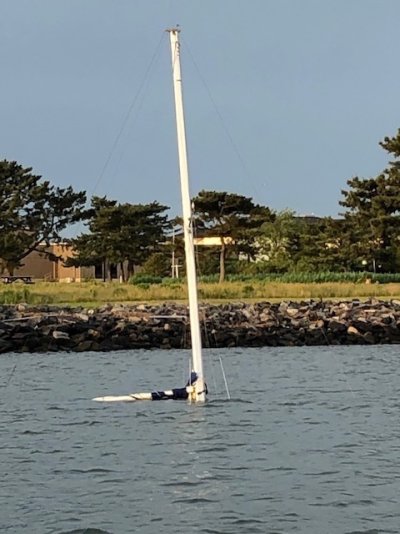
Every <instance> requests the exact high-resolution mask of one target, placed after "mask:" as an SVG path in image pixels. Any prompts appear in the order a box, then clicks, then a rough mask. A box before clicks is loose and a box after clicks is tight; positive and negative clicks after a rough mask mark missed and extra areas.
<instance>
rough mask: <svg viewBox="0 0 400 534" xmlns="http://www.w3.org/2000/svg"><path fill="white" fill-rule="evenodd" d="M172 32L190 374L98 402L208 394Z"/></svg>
mask: <svg viewBox="0 0 400 534" xmlns="http://www.w3.org/2000/svg"><path fill="white" fill-rule="evenodd" d="M167 31H168V33H169V36H170V44H171V60H172V75H173V84H174V97H175V114H176V131H177V137H178V154H179V174H180V182H181V196H182V211H183V234H184V240H185V261H186V278H187V284H188V294H189V317H190V335H191V342H192V357H191V360H192V361H191V367H192V372H191V376H190V377H189V379H188V382H187V384H186V385H185V387H183V388H175V389H171V390H167V391H153V392H151V393H131V394H128V395H120V396H105V397H96V398H94V399H93V400H94V401H98V402H118V401H121V402H132V401H140V400H167V399H173V400H178V399H188V400H189V401H190V402H204V401H205V400H206V396H207V386H206V383H205V377H204V370H203V355H202V345H201V332H200V321H199V308H198V299H197V276H196V263H195V255H194V238H193V217H192V207H191V201H190V191H189V169H188V158H187V148H186V131H185V116H184V110H183V92H182V76H181V62H180V42H179V33H180V29H179V28H172V29H169V30H167Z"/></svg>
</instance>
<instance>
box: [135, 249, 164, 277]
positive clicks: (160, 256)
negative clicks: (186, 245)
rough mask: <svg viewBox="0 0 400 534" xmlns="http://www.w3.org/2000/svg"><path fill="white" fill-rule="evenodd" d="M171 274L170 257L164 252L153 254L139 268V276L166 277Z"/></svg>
mask: <svg viewBox="0 0 400 534" xmlns="http://www.w3.org/2000/svg"><path fill="white" fill-rule="evenodd" d="M170 272H171V256H170V254H169V253H168V254H167V253H166V252H154V253H153V254H152V255H151V256H149V257H148V258H147V260H146V261H145V262H144V263H143V265H142V267H141V271H140V273H141V274H149V275H153V276H168V275H169V274H170Z"/></svg>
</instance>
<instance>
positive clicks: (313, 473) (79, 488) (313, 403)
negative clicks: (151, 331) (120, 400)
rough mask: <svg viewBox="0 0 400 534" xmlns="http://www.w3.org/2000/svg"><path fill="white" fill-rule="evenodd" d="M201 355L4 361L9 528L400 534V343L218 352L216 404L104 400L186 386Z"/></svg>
mask: <svg viewBox="0 0 400 534" xmlns="http://www.w3.org/2000/svg"><path fill="white" fill-rule="evenodd" d="M220 356H222V357H223V361H224V366H225V371H226V374H227V377H228V382H229V384H230V389H231V395H232V399H231V400H230V401H227V400H226V399H225V393H224V389H223V379H222V376H221V371H220V365H219V359H218V358H219V357H220ZM187 358H188V354H187V353H186V352H183V351H182V352H176V353H174V352H167V351H152V352H145V351H130V352H119V353H113V354H111V353H110V354H102V353H100V354H99V353H86V354H47V355H43V354H32V355H27V354H25V355H21V354H18V355H3V356H1V358H0V373H1V378H0V380H1V381H2V387H0V399H1V414H0V436H1V448H0V482H1V483H0V531H2V532H3V531H4V532H8V533H20V532H21V533H25V532H26V533H28V532H29V533H63V534H66V533H72V532H74V533H81V534H83V533H84V532H85V533H87V534H89V533H98V534H100V533H101V532H105V533H113V534H120V533H130V532H140V533H143V534H154V533H158V532H163V533H166V534H170V533H175V532H177V533H194V532H196V533H210V534H211V533H215V534H217V533H223V534H230V533H232V534H236V533H250V534H253V533H254V534H256V533H263V534H265V533H282V534H283V533H291V532H296V533H308V534H309V533H316V534H325V533H327V534H328V533H347V534H350V533H352V534H356V533H357V534H358V533H363V534H367V533H368V534H374V533H386V532H393V533H397V532H399V531H400V527H399V525H400V506H399V490H400V483H399V479H400V465H399V452H400V442H399V433H400V431H399V407H400V377H399V361H398V360H399V348H398V347H396V346H379V347H325V348H321V347H313V348H310V347H308V348H264V349H240V350H239V349H237V350H224V351H222V350H220V351H218V350H214V351H209V352H206V365H207V369H208V377H209V388H210V390H213V395H212V397H211V400H210V402H208V403H207V404H206V405H203V406H198V405H196V406H193V405H189V404H187V403H186V402H179V401H178V402H177V401H175V402H174V401H164V402H143V403H129V404H113V405H110V404H109V405H102V404H97V403H93V402H91V400H90V399H91V398H92V397H93V396H96V395H101V394H111V393H112V394H114V393H116V394H122V393H126V392H130V391H135V390H139V391H140V390H144V391H146V390H149V389H152V388H153V386H155V387H158V388H163V387H171V386H180V385H181V384H182V383H183V380H184V378H185V374H186V373H184V372H183V371H182V369H187V365H188V364H187ZM212 362H213V365H211V363H212ZM14 366H15V369H14ZM176 369H179V371H178V372H177V371H176ZM216 390H217V391H218V396H216V395H215V391H216Z"/></svg>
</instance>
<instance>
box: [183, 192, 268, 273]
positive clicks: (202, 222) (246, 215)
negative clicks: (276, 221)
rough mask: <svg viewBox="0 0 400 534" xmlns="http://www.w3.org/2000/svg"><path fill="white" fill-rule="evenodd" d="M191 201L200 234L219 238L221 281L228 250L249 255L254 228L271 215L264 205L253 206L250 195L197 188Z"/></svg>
mask: <svg viewBox="0 0 400 534" xmlns="http://www.w3.org/2000/svg"><path fill="white" fill-rule="evenodd" d="M193 203H194V214H195V217H196V225H197V227H198V230H199V232H201V235H203V236H212V237H219V238H221V247H220V256H219V270H220V282H222V281H223V280H224V278H225V260H226V257H227V254H228V252H229V251H232V250H235V251H236V253H239V252H241V253H243V254H246V255H248V256H251V255H252V254H253V253H254V237H255V230H256V229H257V228H259V227H260V226H261V225H262V224H263V223H264V222H266V221H268V220H271V218H272V217H273V214H272V213H271V211H270V210H269V209H268V208H266V207H262V206H257V205H255V204H254V203H253V200H252V199H251V198H248V197H245V196H242V195H237V194H234V193H227V192H225V191H224V192H217V191H201V192H200V193H199V194H198V196H197V197H195V198H194V199H193Z"/></svg>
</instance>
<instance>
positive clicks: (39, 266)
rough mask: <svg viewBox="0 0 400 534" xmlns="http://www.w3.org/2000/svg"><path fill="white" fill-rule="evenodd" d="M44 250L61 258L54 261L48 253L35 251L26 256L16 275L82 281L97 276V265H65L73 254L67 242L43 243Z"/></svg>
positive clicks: (54, 280) (55, 280)
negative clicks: (48, 244) (47, 244)
mask: <svg viewBox="0 0 400 534" xmlns="http://www.w3.org/2000/svg"><path fill="white" fill-rule="evenodd" d="M41 249H42V250H43V251H46V252H49V253H50V254H52V255H53V256H55V257H58V258H59V259H58V260H56V261H52V260H51V259H49V257H48V256H47V255H46V254H43V253H41V252H40V250H39V251H33V252H31V253H30V254H28V256H26V257H25V258H24V259H23V260H22V263H23V265H22V266H21V267H19V268H18V269H15V271H14V275H15V276H31V277H32V278H33V279H34V280H35V279H36V280H44V281H49V282H50V281H51V282H82V281H83V280H90V279H93V278H95V267H94V266H93V267H65V266H64V262H65V261H66V260H67V258H70V257H72V256H73V250H72V247H71V246H70V245H67V244H65V243H59V244H52V245H50V246H46V245H42V246H41Z"/></svg>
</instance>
